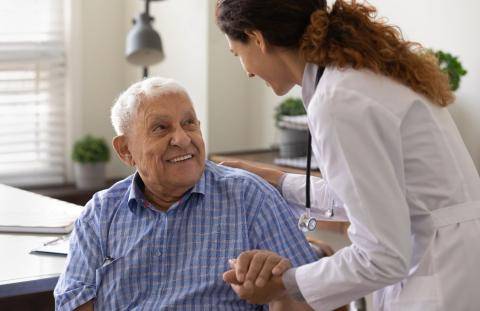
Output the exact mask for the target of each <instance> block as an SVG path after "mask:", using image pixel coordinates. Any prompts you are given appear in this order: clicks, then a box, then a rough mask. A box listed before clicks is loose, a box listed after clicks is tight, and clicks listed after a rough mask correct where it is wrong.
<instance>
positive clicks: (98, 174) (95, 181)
mask: <svg viewBox="0 0 480 311" xmlns="http://www.w3.org/2000/svg"><path fill="white" fill-rule="evenodd" d="M73 170H74V174H75V185H76V186H77V188H79V189H98V188H102V187H105V162H98V163H74V166H73Z"/></svg>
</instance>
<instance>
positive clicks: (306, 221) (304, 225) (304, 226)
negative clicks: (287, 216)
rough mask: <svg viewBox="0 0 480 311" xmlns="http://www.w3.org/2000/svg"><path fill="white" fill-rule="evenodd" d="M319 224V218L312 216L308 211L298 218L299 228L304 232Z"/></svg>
mask: <svg viewBox="0 0 480 311" xmlns="http://www.w3.org/2000/svg"><path fill="white" fill-rule="evenodd" d="M316 226H317V220H316V219H315V218H313V217H310V216H309V215H308V214H307V213H305V214H303V215H302V216H300V219H299V220H298V229H300V230H301V231H302V232H308V231H313V230H315V227H316Z"/></svg>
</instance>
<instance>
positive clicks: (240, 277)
mask: <svg viewBox="0 0 480 311" xmlns="http://www.w3.org/2000/svg"><path fill="white" fill-rule="evenodd" d="M237 279H238V281H239V282H243V279H244V275H243V274H241V273H240V274H239V275H238V277H237Z"/></svg>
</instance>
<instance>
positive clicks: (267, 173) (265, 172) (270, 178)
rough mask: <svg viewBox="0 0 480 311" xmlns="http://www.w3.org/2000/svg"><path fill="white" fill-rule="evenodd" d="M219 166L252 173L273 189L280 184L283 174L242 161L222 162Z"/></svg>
mask: <svg viewBox="0 0 480 311" xmlns="http://www.w3.org/2000/svg"><path fill="white" fill-rule="evenodd" d="M220 165H224V166H229V167H234V168H240V169H242V170H245V171H249V172H250V173H253V174H255V175H258V176H260V177H262V178H263V179H265V180H266V181H267V182H268V183H270V184H271V185H273V186H274V187H277V186H278V183H279V182H280V178H281V177H282V175H283V174H284V172H282V171H280V170H276V169H271V168H264V167H258V166H255V165H251V164H248V163H246V162H242V161H223V162H222V163H220Z"/></svg>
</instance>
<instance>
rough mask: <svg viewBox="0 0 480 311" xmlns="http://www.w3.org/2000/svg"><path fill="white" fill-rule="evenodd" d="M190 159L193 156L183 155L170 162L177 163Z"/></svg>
mask: <svg viewBox="0 0 480 311" xmlns="http://www.w3.org/2000/svg"><path fill="white" fill-rule="evenodd" d="M192 157H193V156H192V155H191V154H187V155H184V156H181V157H178V158H175V159H172V160H170V162H173V163H177V162H180V161H185V160H188V159H190V158H192Z"/></svg>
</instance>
